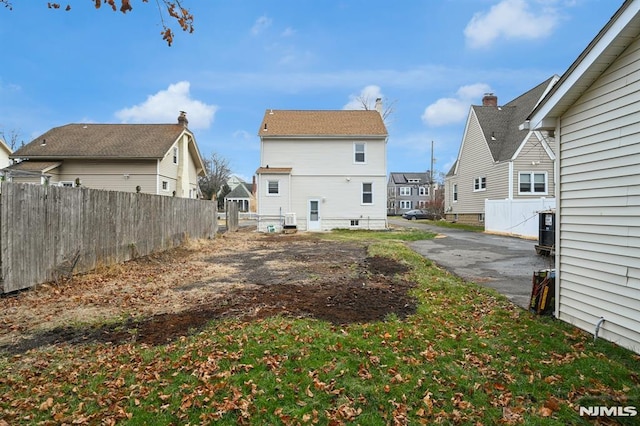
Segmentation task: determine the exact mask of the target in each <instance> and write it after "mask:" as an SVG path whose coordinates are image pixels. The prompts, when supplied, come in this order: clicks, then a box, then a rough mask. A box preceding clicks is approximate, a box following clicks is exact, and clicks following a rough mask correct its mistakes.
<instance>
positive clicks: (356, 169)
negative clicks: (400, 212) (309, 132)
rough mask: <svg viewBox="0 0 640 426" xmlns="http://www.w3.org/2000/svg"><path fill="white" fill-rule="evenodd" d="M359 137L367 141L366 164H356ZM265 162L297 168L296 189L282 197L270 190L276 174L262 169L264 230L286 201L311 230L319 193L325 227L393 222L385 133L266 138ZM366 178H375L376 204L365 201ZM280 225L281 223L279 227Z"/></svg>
mask: <svg viewBox="0 0 640 426" xmlns="http://www.w3.org/2000/svg"><path fill="white" fill-rule="evenodd" d="M356 142H357V143H365V144H366V148H365V163H364V164H354V146H353V144H354V143H356ZM261 165H262V166H263V167H266V166H267V165H269V166H270V167H272V168H274V167H278V168H281V167H284V168H292V171H291V176H290V185H291V186H290V187H287V191H291V192H290V193H289V192H288V193H287V194H286V195H287V196H286V197H284V196H283V197H282V200H281V202H278V200H276V199H274V198H276V197H267V196H265V192H266V179H267V176H268V178H269V179H271V177H272V176H274V175H273V174H268V175H266V174H265V175H261V176H262V177H261V178H260V179H259V182H258V194H259V199H258V206H259V207H258V208H259V211H260V220H259V227H258V229H259V230H260V231H264V229H266V226H268V225H269V224H273V223H271V222H268V221H267V219H266V216H271V217H273V216H274V215H279V214H280V210H279V208H280V207H283V211H282V212H283V213H287V212H293V213H295V214H296V219H297V226H298V229H300V230H306V229H307V210H308V201H309V199H314V198H315V199H318V200H320V205H319V207H320V222H321V229H322V230H330V229H334V228H364V229H384V228H386V226H387V206H386V203H387V201H386V200H387V193H386V179H387V171H386V142H385V141H384V139H373V138H368V139H362V138H356V137H354V138H346V139H342V138H339V139H328V140H327V139H323V140H317V139H315V140H314V139H294V138H292V139H276V138H273V139H272V138H269V139H263V141H262V149H261ZM287 178H289V176H287ZM287 182H288V181H287ZM363 182H366V183H373V204H372V205H362V204H361V202H360V201H361V199H362V183H363ZM281 187H282V186H281ZM287 203H288V204H287ZM287 210H288V211H287ZM351 220H358V225H357V226H351ZM280 222H281V221H280ZM280 226H281V223H278V224H277V228H278V229H279V227H280Z"/></svg>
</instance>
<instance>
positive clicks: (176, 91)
mask: <svg viewBox="0 0 640 426" xmlns="http://www.w3.org/2000/svg"><path fill="white" fill-rule="evenodd" d="M190 86H191V84H190V83H189V82H188V81H181V82H178V83H176V84H171V85H169V88H168V89H166V90H161V91H159V92H158V93H156V94H155V95H150V96H149V97H147V100H146V101H144V102H142V103H141V104H138V105H134V106H132V107H131V108H124V109H121V110H120V111H117V112H116V113H115V115H116V117H117V118H118V119H120V120H121V121H122V122H123V123H173V122H177V118H178V114H179V113H180V111H185V112H186V113H187V118H188V120H189V128H191V129H207V128H209V127H210V126H211V123H213V119H214V116H215V113H216V111H217V110H218V107H217V106H216V105H207V104H205V103H204V102H201V101H198V100H196V99H192V98H191V94H190V93H189V88H190Z"/></svg>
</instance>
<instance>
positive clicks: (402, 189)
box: [400, 186, 411, 197]
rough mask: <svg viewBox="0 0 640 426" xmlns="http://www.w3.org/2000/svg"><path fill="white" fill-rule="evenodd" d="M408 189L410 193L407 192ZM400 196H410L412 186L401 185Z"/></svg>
mask: <svg viewBox="0 0 640 426" xmlns="http://www.w3.org/2000/svg"><path fill="white" fill-rule="evenodd" d="M407 190H408V194H407V193H406V192H407ZM400 196H402V197H410V196H411V187H410V186H401V187H400Z"/></svg>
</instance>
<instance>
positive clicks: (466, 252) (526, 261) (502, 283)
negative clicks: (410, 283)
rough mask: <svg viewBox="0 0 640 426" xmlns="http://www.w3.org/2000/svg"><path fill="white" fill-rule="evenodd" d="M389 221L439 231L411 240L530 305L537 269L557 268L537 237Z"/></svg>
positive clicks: (445, 263) (465, 274) (457, 270)
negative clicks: (541, 251)
mask: <svg viewBox="0 0 640 426" xmlns="http://www.w3.org/2000/svg"><path fill="white" fill-rule="evenodd" d="M389 224H390V225H395V226H406V227H415V228H420V229H426V230H429V231H432V232H435V233H437V234H439V235H438V237H436V238H434V239H433V240H423V241H416V242H413V243H411V244H410V246H411V248H413V249H414V250H415V251H416V252H418V253H420V254H421V255H423V256H424V257H426V258H427V259H430V260H432V261H434V262H435V263H436V264H438V265H439V266H441V267H442V268H444V269H446V270H448V271H450V272H452V273H454V274H456V275H458V276H460V277H462V278H464V279H465V280H467V281H473V282H475V283H477V284H479V285H483V286H486V287H491V288H493V289H495V290H497V291H498V292H500V293H501V294H504V295H505V296H507V297H508V298H509V300H511V301H512V302H513V303H514V304H516V305H518V306H521V307H523V308H525V309H528V305H529V299H530V296H531V279H532V276H533V273H534V271H537V270H540V269H547V268H554V267H555V266H554V259H553V257H546V256H539V255H537V254H536V251H535V245H536V244H537V241H532V240H525V239H521V238H515V237H505V236H499V235H491V234H484V233H480V232H470V231H462V230H455V229H447V228H441V227H437V226H432V225H427V224H422V223H416V222H413V221H408V220H406V219H401V218H389Z"/></svg>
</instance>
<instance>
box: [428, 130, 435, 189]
mask: <svg viewBox="0 0 640 426" xmlns="http://www.w3.org/2000/svg"><path fill="white" fill-rule="evenodd" d="M429 198H430V199H431V201H433V200H434V199H435V197H434V196H433V141H431V168H430V169H429Z"/></svg>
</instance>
